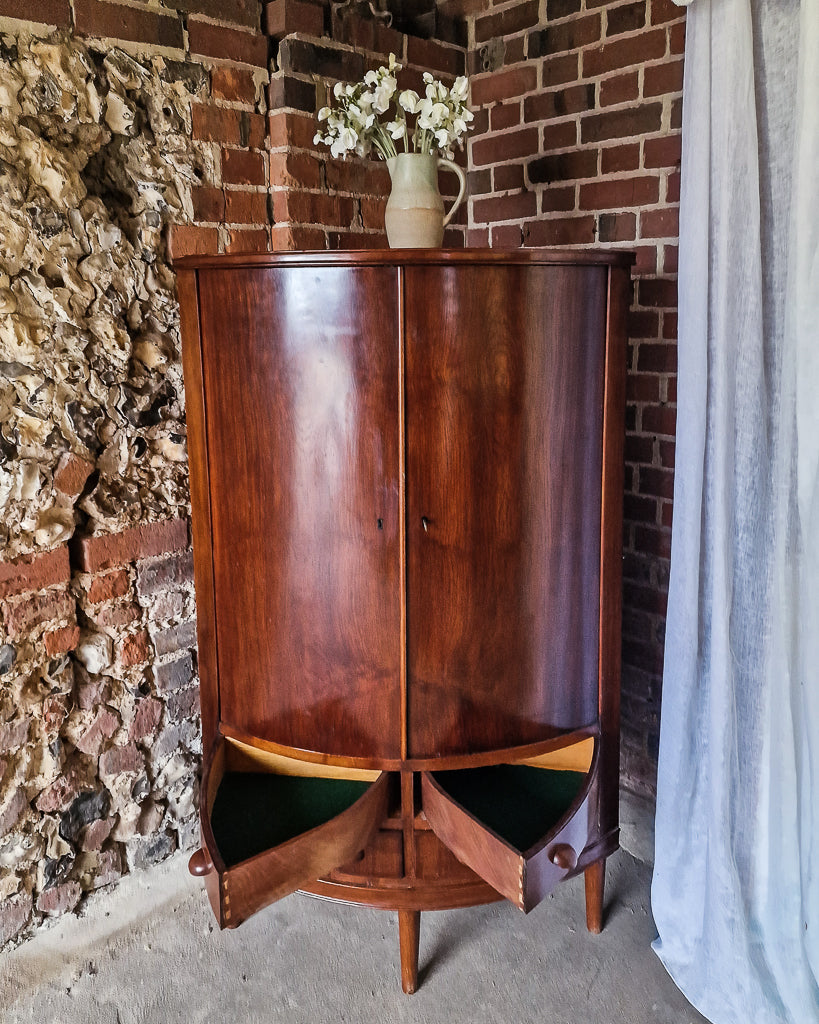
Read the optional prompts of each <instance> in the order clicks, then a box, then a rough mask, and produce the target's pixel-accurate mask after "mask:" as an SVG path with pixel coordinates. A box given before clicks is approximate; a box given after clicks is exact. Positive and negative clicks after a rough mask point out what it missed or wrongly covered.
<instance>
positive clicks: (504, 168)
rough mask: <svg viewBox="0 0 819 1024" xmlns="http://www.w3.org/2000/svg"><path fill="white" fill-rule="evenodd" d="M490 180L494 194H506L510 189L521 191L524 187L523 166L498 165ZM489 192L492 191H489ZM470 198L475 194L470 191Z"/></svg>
mask: <svg viewBox="0 0 819 1024" xmlns="http://www.w3.org/2000/svg"><path fill="white" fill-rule="evenodd" d="M492 178H493V181H494V183H495V191H496V192H506V191H509V190H511V189H523V188H525V187H526V182H525V180H524V173H523V164H500V165H499V166H498V167H495V168H494V169H493V171H492ZM489 191H492V190H491V189H489ZM469 194H470V196H475V195H476V193H475V192H474V191H473V190H472V189H470V191H469Z"/></svg>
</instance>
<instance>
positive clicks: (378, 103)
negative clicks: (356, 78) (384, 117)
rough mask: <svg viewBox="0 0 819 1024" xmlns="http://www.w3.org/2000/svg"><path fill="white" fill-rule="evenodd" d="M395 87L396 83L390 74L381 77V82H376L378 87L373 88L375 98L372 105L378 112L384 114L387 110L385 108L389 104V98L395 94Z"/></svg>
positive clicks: (396, 86)
mask: <svg viewBox="0 0 819 1024" xmlns="http://www.w3.org/2000/svg"><path fill="white" fill-rule="evenodd" d="M397 88H398V83H397V82H396V80H395V79H394V78H393V77H392V75H387V76H386V77H384V78H382V80H381V82H380V83H379V84H378V87H377V88H376V90H375V100H374V102H373V106H374V107H375V109H376V110H377V111H378V113H379V114H385V113H386V112H387V108H388V107H389V105H390V100H391V99H392V98H393V96H394V95H395V90H396V89H397Z"/></svg>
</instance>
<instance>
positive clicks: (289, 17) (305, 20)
mask: <svg viewBox="0 0 819 1024" xmlns="http://www.w3.org/2000/svg"><path fill="white" fill-rule="evenodd" d="M262 24H263V25H264V27H265V32H266V33H267V34H268V35H269V36H271V37H272V38H273V39H283V38H284V37H285V36H289V35H291V34H292V33H293V32H301V33H302V35H305V36H320V35H321V34H322V33H323V32H324V10H323V9H322V7H321V5H320V4H315V3H306V2H305V0H273V2H272V3H267V4H265V5H264V13H263V14H262Z"/></svg>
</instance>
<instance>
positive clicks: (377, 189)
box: [294, 159, 390, 195]
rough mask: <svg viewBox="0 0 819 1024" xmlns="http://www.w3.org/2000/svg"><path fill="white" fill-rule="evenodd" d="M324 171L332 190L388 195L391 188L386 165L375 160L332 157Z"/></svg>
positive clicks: (328, 186)
mask: <svg viewBox="0 0 819 1024" xmlns="http://www.w3.org/2000/svg"><path fill="white" fill-rule="evenodd" d="M324 173H325V177H326V180H327V188H328V189H329V190H330V191H331V192H354V193H356V194H357V195H361V194H364V195H387V193H388V192H389V189H390V175H389V171H388V170H387V167H386V165H385V164H383V163H380V162H377V161H375V160H354V159H348V160H332V159H331V160H328V162H327V163H326V164H325V172H324ZM294 184H295V183H294Z"/></svg>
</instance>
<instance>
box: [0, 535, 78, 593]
mask: <svg viewBox="0 0 819 1024" xmlns="http://www.w3.org/2000/svg"><path fill="white" fill-rule="evenodd" d="M70 579H71V567H70V564H69V560H68V546H67V545H66V544H63V545H61V546H60V547H58V548H53V549H52V550H51V551H46V552H44V553H43V554H32V555H25V556H24V557H22V558H17V559H15V560H14V561H13V562H0V597H13V596H15V595H16V594H25V593H27V592H28V591H31V590H42V589H43V588H44V587H50V586H53V585H54V584H55V583H67V582H68V581H69V580H70Z"/></svg>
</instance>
